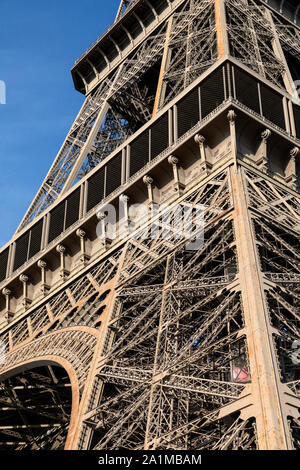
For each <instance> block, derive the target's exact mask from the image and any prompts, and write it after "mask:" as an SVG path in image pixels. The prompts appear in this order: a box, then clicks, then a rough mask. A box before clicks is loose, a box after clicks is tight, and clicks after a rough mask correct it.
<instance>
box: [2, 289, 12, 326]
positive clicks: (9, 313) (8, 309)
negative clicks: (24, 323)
mask: <svg viewBox="0 0 300 470" xmlns="http://www.w3.org/2000/svg"><path fill="white" fill-rule="evenodd" d="M2 294H3V295H4V297H5V319H6V320H7V323H10V322H11V320H12V319H13V317H14V314H13V312H12V311H11V295H12V292H11V290H10V289H8V288H7V287H5V288H4V289H3V290H2Z"/></svg>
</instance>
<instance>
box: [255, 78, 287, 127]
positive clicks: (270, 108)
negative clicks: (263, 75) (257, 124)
mask: <svg viewBox="0 0 300 470" xmlns="http://www.w3.org/2000/svg"><path fill="white" fill-rule="evenodd" d="M260 90H261V101H262V108H263V115H264V116H265V117H266V118H267V119H269V121H271V122H273V123H274V124H276V125H277V126H279V127H281V129H285V119H284V112H283V103H282V99H283V98H282V96H281V95H279V94H278V93H276V91H274V90H271V88H268V87H266V86H265V85H261V87H260Z"/></svg>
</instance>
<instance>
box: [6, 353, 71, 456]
mask: <svg viewBox="0 0 300 470" xmlns="http://www.w3.org/2000/svg"><path fill="white" fill-rule="evenodd" d="M71 410H72V386H71V381H70V378H69V376H68V373H67V371H66V370H65V369H64V368H63V367H61V366H59V365H58V364H52V363H50V362H44V364H39V363H36V364H31V365H30V366H27V367H23V369H20V368H19V369H16V370H15V373H14V372H12V373H11V374H10V375H8V376H7V377H6V378H5V379H4V380H3V381H1V383H0V450H41V449H49V450H50V449H53V450H62V449H63V448H64V445H65V441H66V437H67V434H68V429H69V424H70V418H71Z"/></svg>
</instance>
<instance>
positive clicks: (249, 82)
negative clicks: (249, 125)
mask: <svg viewBox="0 0 300 470" xmlns="http://www.w3.org/2000/svg"><path fill="white" fill-rule="evenodd" d="M234 79H235V90H236V99H237V100H238V101H240V102H241V103H242V104H244V105H245V106H247V107H248V108H250V109H252V110H253V111H255V112H256V113H258V114H260V105H259V94H258V83H257V80H255V78H253V77H251V75H249V74H248V73H246V72H244V71H243V70H241V69H239V68H235V69H234Z"/></svg>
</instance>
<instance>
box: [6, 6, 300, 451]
mask: <svg viewBox="0 0 300 470" xmlns="http://www.w3.org/2000/svg"><path fill="white" fill-rule="evenodd" d="M72 76H73V80H74V84H75V88H76V90H78V91H80V92H81V93H83V94H84V95H85V96H86V99H85V102H84V104H83V106H82V108H81V110H80V112H79V114H78V116H77V117H76V119H75V121H74V124H73V125H72V127H71V129H70V132H69V133H68V135H67V137H66V140H65V141H64V143H63V145H62V147H61V149H60V151H59V153H58V155H57V157H56V158H55V159H54V163H53V165H52V167H51V168H50V170H49V172H48V174H47V176H46V178H45V179H44V181H43V183H42V185H41V188H40V189H39V191H38V193H37V195H36V197H35V198H34V200H33V202H32V204H31V205H30V207H29V209H28V211H27V213H26V214H25V216H24V218H23V220H22V221H21V223H20V225H19V227H18V230H17V232H16V233H15V234H14V236H13V237H12V239H11V241H10V242H9V243H8V244H7V245H6V246H4V247H3V248H2V249H1V251H0V282H1V286H0V288H1V299H0V341H1V342H0V347H1V351H0V449H2V450H3V449H11V450H25V449H53V450H55V449H56V450H57V449H66V450H76V449H77V450H88V449H90V450H91V449H93V450H101V449H102V450H104V449H106V450H116V449H119V450H124V449H127V450H145V449H148V450H163V449H169V450H177V449H180V450H185V449H188V450H203V449H209V450H237V449H243V450H247V449H249V450H250V449H269V450H274V449H283V450H285V449H286V450H287V449H299V448H300V414H299V413H300V354H299V350H300V263H299V260H300V243H299V237H300V235H299V234H300V194H299V174H300V165H299V158H300V157H299V149H300V106H299V105H300V101H299V96H298V88H300V81H299V80H300V6H299V2H298V1H296V0H282V1H281V0H269V1H267V0H266V1H263V0H135V1H129V0H127V1H124V0H123V1H122V2H121V4H120V8H119V10H118V12H117V17H116V20H115V22H114V24H113V25H112V26H111V28H109V29H108V30H107V31H106V32H105V33H104V34H103V35H102V36H101V37H100V38H99V39H98V40H97V41H96V43H95V44H94V45H93V46H92V47H91V48H90V49H89V50H87V51H86V52H85V53H84V54H83V56H82V57H81V58H80V59H79V60H77V62H76V63H75V65H74V67H73V68H72ZM139 208H144V209H145V210H144V211H142V212H141V213H140V212H139V210H140V209H139ZM113 212H114V218H113V219H112V214H113ZM183 213H184V214H185V217H186V219H184V220H187V221H188V230H181V228H182V220H183V218H182V214H183ZM200 216H201V217H200ZM198 219H199V220H200V219H201V223H198V222H197V221H198ZM153 229H154V230H153Z"/></svg>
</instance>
